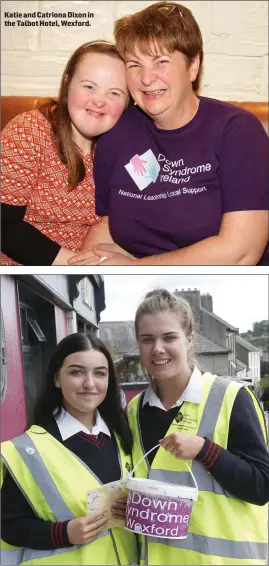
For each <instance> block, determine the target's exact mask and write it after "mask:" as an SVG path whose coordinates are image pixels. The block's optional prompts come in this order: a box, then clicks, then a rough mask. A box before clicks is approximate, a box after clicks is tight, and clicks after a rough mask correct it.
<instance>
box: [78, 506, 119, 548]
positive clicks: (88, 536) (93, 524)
mask: <svg viewBox="0 0 269 566" xmlns="http://www.w3.org/2000/svg"><path fill="white" fill-rule="evenodd" d="M105 511H107V509H105V510H104V512H103V513H101V514H100V511H98V512H96V513H92V514H91V515H88V516H87V517H78V518H76V519H72V520H71V521H69V523H68V524H67V536H68V539H69V542H70V544H88V543H89V542H91V541H92V540H93V539H95V537H97V535H99V533H100V532H101V531H103V530H104V529H105V528H106V527H107V523H108V521H109V519H110V517H108V516H107V515H105Z"/></svg>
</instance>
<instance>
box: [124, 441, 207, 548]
mask: <svg viewBox="0 0 269 566" xmlns="http://www.w3.org/2000/svg"><path fill="white" fill-rule="evenodd" d="M157 446H159V445H157ZM157 446H154V448H152V449H151V450H150V451H149V452H151V451H152V450H154V449H155V448H156V447H157ZM149 452H147V454H149ZM147 454H145V455H144V456H143V458H141V460H139V462H138V463H137V465H136V466H135V468H134V469H133V471H132V473H131V474H130V477H129V479H128V480H127V488H128V499H127V507H126V515H125V529H127V530H129V531H133V532H135V533H139V534H145V535H148V536H153V537H158V538H169V539H184V538H187V535H188V528H189V522H190V517H191V512H192V507H193V503H194V501H196V500H197V497H198V486H197V482H196V480H195V477H194V475H193V473H192V471H191V469H190V467H189V465H188V464H187V462H185V461H184V463H185V465H186V466H187V468H188V470H189V472H190V474H191V476H192V479H193V482H194V485H195V487H189V486H184V485H175V484H170V483H166V482H161V481H157V480H151V479H142V478H134V477H132V475H133V473H134V471H135V469H136V468H137V466H138V465H139V464H140V462H141V461H142V460H143V459H144V458H145V457H146V456H147Z"/></svg>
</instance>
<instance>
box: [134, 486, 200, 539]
mask: <svg viewBox="0 0 269 566" xmlns="http://www.w3.org/2000/svg"><path fill="white" fill-rule="evenodd" d="M192 505H193V501H192V500H191V499H183V498H180V497H178V498H177V497H167V496H161V495H158V496H156V495H154V496H153V495H149V494H146V493H140V492H138V491H133V490H131V489H129V493H128V500H127V508H126V519H125V525H126V527H127V529H130V530H131V531H134V532H136V533H142V534H146V535H150V536H160V537H167V538H183V537H186V536H187V534H188V527H189V521H190V516H191V511H192Z"/></svg>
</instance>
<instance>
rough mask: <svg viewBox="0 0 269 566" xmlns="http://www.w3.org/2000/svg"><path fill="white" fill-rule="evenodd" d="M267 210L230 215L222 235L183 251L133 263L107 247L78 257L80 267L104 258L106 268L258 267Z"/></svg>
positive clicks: (267, 217)
mask: <svg viewBox="0 0 269 566" xmlns="http://www.w3.org/2000/svg"><path fill="white" fill-rule="evenodd" d="M268 223H269V215H268V211H267V210H250V211H237V212H227V213H226V214H224V215H223V220H222V223H221V228H220V232H219V234H218V235H217V236H212V237H211V238H206V239H205V240H202V241H201V242H197V243H196V244H192V245H191V246H188V247H186V248H183V249H179V250H175V251H172V252H166V253H162V254H158V255H153V256H148V257H143V258H141V259H135V260H130V259H128V256H126V257H123V255H121V254H120V253H117V252H114V251H113V250H111V249H110V248H109V246H108V247H106V245H105V244H102V245H100V246H99V248H100V249H99V250H98V248H96V247H95V248H94V255H95V256H98V258H96V257H94V256H90V255H89V254H87V252H84V253H80V254H79V255H78V256H77V263H78V264H84V265H97V264H98V263H99V261H100V257H102V256H107V257H108V259H107V260H105V261H103V262H102V265H256V264H257V263H258V262H259V260H260V258H261V256H262V254H263V252H264V249H265V247H266V244H267V242H268Z"/></svg>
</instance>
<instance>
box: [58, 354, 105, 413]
mask: <svg viewBox="0 0 269 566" xmlns="http://www.w3.org/2000/svg"><path fill="white" fill-rule="evenodd" d="M55 385H56V387H60V388H61V390H62V394H63V405H64V407H65V408H66V410H67V411H68V412H70V413H71V414H72V415H73V416H74V417H76V418H78V419H79V415H80V414H81V413H92V412H93V411H94V410H95V409H96V408H97V407H98V406H99V405H100V404H101V403H102V401H103V400H104V399H105V396H106V393H107V388H108V361H107V359H106V357H105V356H104V354H102V352H99V351H98V350H93V349H92V350H85V351H83V352H75V353H74V354H70V355H69V356H67V357H66V358H65V360H64V363H63V365H62V367H61V369H60V371H59V373H58V375H57V376H56V378H55Z"/></svg>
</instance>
